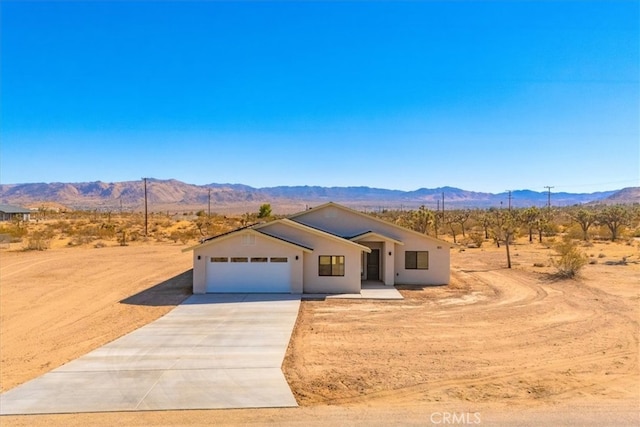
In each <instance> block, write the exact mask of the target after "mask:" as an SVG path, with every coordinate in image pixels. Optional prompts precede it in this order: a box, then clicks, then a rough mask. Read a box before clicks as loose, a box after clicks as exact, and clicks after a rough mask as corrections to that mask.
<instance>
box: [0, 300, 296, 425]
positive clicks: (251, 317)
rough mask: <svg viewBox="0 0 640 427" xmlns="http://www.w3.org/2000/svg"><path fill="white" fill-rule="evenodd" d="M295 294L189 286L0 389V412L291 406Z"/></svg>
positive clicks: (292, 403)
mask: <svg viewBox="0 0 640 427" xmlns="http://www.w3.org/2000/svg"><path fill="white" fill-rule="evenodd" d="M299 306H300V296H299V295H298V296H296V295H286V294H221V295H194V296H192V297H190V298H188V299H187V300H186V301H185V302H184V303H183V304H181V305H179V306H178V307H176V308H175V309H174V310H172V311H171V312H169V313H168V314H166V315H165V316H163V317H162V318H160V319H158V320H156V321H155V322H153V323H150V324H149V325H146V326H144V327H142V328H140V329H138V330H136V331H134V332H132V333H130V334H128V335H125V336H123V337H122V338H119V339H117V340H115V341H113V342H111V343H109V344H107V345H105V346H103V347H101V348H98V349H97V350H94V351H92V352H90V353H88V354H86V355H85V356H82V357H80V358H79V359H77V360H74V361H72V362H70V363H67V364H66V365H64V366H61V367H59V368H57V369H55V370H53V371H51V372H49V373H47V374H45V375H43V376H41V377H39V378H36V379H34V380H32V381H29V382H27V383H25V384H22V385H20V386H18V387H16V388H14V389H11V390H9V391H7V392H6V393H3V394H2V395H0V414H2V415H8V414H39V413H69V412H105V411H141V410H170V409H217V408H258V407H261V408H264V407H286V406H297V403H296V400H295V398H294V397H293V394H292V393H291V389H290V388H289V385H288V384H287V381H286V380H285V378H284V375H283V373H282V370H281V366H282V362H283V360H284V356H285V353H286V351H287V346H288V344H289V339H290V337H291V332H292V331H293V327H294V325H295V322H296V318H297V315H298V309H299Z"/></svg>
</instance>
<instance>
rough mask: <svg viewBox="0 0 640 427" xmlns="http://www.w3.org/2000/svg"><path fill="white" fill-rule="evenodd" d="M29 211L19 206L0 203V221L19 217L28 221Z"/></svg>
mask: <svg viewBox="0 0 640 427" xmlns="http://www.w3.org/2000/svg"><path fill="white" fill-rule="evenodd" d="M30 218H31V211H30V210H29V209H24V208H21V207H19V206H12V205H0V221H12V220H14V219H20V220H21V221H29V219H30Z"/></svg>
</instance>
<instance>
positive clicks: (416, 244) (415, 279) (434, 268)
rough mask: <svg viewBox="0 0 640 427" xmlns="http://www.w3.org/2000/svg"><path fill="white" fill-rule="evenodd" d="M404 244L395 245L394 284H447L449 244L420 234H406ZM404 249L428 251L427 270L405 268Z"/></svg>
mask: <svg viewBox="0 0 640 427" xmlns="http://www.w3.org/2000/svg"><path fill="white" fill-rule="evenodd" d="M403 241H404V245H403V246H399V245H396V247H397V250H396V251H395V274H396V276H395V284H396V285H447V284H449V281H450V277H449V271H450V270H449V269H450V253H449V246H446V245H445V244H438V243H437V241H432V240H426V241H425V239H423V238H421V237H420V236H415V235H407V236H406V237H405V238H404V239H403ZM406 251H429V269H428V270H407V269H405V252H406Z"/></svg>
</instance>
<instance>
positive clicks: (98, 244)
mask: <svg viewBox="0 0 640 427" xmlns="http://www.w3.org/2000/svg"><path fill="white" fill-rule="evenodd" d="M93 247H94V248H96V249H100V248H106V247H107V244H106V243H105V242H102V241H99V242H97V243H96V244H95V245H93Z"/></svg>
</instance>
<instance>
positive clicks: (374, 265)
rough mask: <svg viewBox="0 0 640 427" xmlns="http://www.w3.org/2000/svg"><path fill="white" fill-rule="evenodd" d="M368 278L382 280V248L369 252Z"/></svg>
mask: <svg viewBox="0 0 640 427" xmlns="http://www.w3.org/2000/svg"><path fill="white" fill-rule="evenodd" d="M367 280H380V249H371V253H370V254H367Z"/></svg>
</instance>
